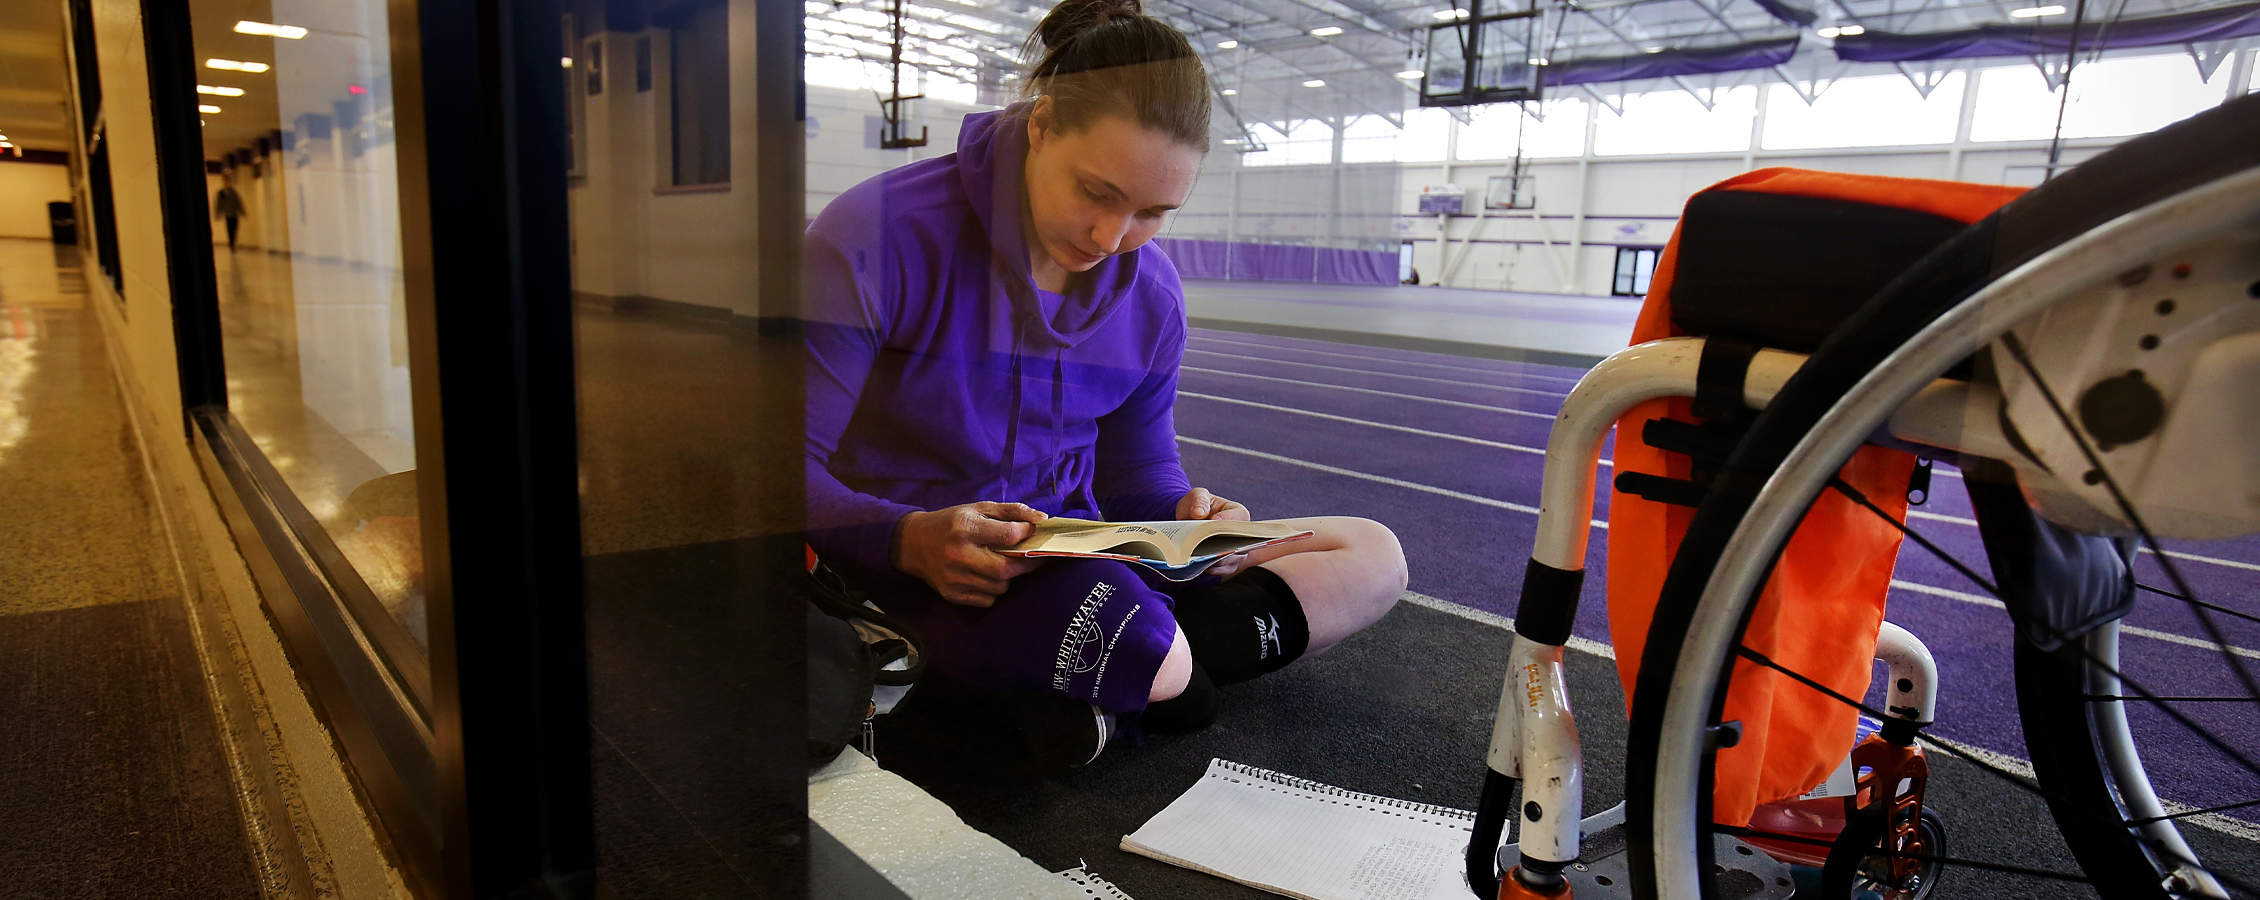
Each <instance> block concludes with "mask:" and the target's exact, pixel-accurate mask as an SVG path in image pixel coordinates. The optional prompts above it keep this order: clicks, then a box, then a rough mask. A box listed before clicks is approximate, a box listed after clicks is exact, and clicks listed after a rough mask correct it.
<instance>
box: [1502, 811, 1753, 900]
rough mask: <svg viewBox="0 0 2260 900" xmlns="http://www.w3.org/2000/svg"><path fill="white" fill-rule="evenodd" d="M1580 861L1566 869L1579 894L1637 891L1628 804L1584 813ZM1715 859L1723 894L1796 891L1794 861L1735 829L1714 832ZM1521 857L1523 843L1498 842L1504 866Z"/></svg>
mask: <svg viewBox="0 0 2260 900" xmlns="http://www.w3.org/2000/svg"><path fill="white" fill-rule="evenodd" d="M1581 830H1582V832H1583V833H1584V840H1583V842H1582V843H1580V844H1579V847H1580V849H1581V850H1582V852H1581V853H1579V854H1578V857H1577V862H1575V863H1572V864H1571V865H1570V866H1569V868H1566V869H1563V870H1562V877H1563V878H1564V879H1565V880H1567V881H1568V882H1569V888H1570V895H1571V896H1573V897H1576V898H1578V900H1616V898H1626V900H1629V898H1631V897H1632V871H1631V870H1632V859H1631V854H1629V853H1627V852H1625V851H1627V850H1629V849H1631V843H1630V841H1629V840H1628V839H1627V838H1626V836H1625V833H1624V804H1622V803H1619V804H1617V805H1615V806H1612V807H1609V808H1608V809H1607V810H1606V811H1603V812H1600V813H1596V814H1594V815H1591V816H1587V817H1585V820H1584V824H1583V826H1582V827H1581ZM1711 842H1712V843H1711V860H1712V863H1713V864H1714V865H1715V866H1716V867H1717V868H1716V869H1714V872H1715V878H1716V883H1717V885H1718V889H1719V894H1718V896H1719V897H1720V898H1721V900H1786V898H1788V897H1790V896H1791V895H1793V894H1795V893H1796V892H1797V886H1796V882H1795V881H1794V880H1793V879H1792V877H1791V875H1790V870H1789V865H1788V864H1787V863H1784V862H1780V861H1778V860H1776V859H1774V858H1773V857H1771V856H1768V855H1766V853H1765V851H1763V850H1759V849H1758V848H1757V847H1755V846H1753V845H1750V844H1747V843H1744V842H1742V841H1741V840H1740V839H1737V838H1735V837H1734V836H1732V835H1726V834H1717V835H1712V837H1711ZM1521 860H1522V848H1521V846H1520V845H1519V844H1515V843H1509V844H1506V845H1504V846H1502V847H1500V848H1499V870H1500V871H1502V872H1504V871H1506V870H1508V869H1511V868H1513V867H1514V866H1515V864H1516V863H1518V862H1520V861H1521Z"/></svg>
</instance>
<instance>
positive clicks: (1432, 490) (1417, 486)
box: [1177, 435, 1609, 528]
mask: <svg viewBox="0 0 2260 900" xmlns="http://www.w3.org/2000/svg"><path fill="white" fill-rule="evenodd" d="M1177 441H1178V443H1182V444H1191V445H1193V446H1195V447H1207V448H1209V449H1211V450H1222V451H1224V452H1226V453H1238V454H1240V455H1242V456H1253V457H1255V458H1257V459H1263V460H1270V461H1271V462H1275V463H1285V464H1287V465H1290V466H1301V467H1303V468H1305V469H1315V470H1317V471H1320V472H1325V473H1326V474H1328V475H1340V476H1343V477H1345V478H1356V479H1359V480H1362V481H1371V482H1374V483H1376V484H1386V485H1388V486H1390V487H1400V488H1404V489H1406V490H1411V491H1420V492H1422V493H1427V494H1435V495H1437V496H1439V497H1450V498H1452V499H1454V500H1465V501H1467V502H1469V503H1474V504H1477V505H1480V506H1489V507H1493V508H1496V509H1511V510H1514V511H1515V512H1519V513H1529V514H1531V515H1534V516H1535V515H1537V514H1538V507H1535V506H1524V505H1522V504H1520V503H1509V502H1507V501H1505V500H1493V499H1491V498H1489V497H1483V496H1478V495H1475V494H1470V493H1466V492H1463V491H1455V490H1452V489H1450V488H1440V487H1436V486H1434V485H1427V484H1421V483H1419V482H1417V481H1406V480H1404V479H1401V478H1391V477H1389V476H1387V475H1375V474H1372V473H1369V472H1360V471H1357V470H1355V469H1344V468H1340V467H1336V466H1329V465H1325V464H1323V463H1314V462H1306V461H1304V460H1300V459H1296V458H1294V457H1292V456H1280V455H1279V454H1277V453H1265V452H1263V451H1261V450H1250V449H1248V448H1246V447H1234V446H1232V445H1230V444H1219V443H1216V442H1215V441H1204V440H1201V439H1200V438H1189V437H1186V436H1184V435H1178V436H1177ZM1593 527H1595V528H1607V527H1609V523H1607V522H1603V521H1601V520H1599V519H1594V520H1593Z"/></svg>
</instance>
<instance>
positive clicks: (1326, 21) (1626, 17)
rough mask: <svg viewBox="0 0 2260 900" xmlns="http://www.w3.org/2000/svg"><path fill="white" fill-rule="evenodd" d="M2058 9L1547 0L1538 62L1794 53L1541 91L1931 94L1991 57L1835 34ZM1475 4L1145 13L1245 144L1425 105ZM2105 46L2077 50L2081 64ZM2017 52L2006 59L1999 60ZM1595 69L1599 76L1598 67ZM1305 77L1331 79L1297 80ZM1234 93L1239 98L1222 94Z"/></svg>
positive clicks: (2014, 24)
mask: <svg viewBox="0 0 2260 900" xmlns="http://www.w3.org/2000/svg"><path fill="white" fill-rule="evenodd" d="M892 2H893V0H852V2H851V0H841V2H831V0H808V2H807V3H806V9H807V13H808V17H809V20H810V30H809V47H810V51H811V52H813V53H821V54H827V55H835V56H846V57H851V58H859V59H865V60H869V61H871V62H874V63H882V64H883V63H885V62H886V61H887V60H888V57H889V55H890V54H889V52H888V50H889V47H888V43H889V42H888V40H887V38H888V37H889V36H890V35H889V34H888V31H889V29H888V27H887V23H886V22H885V21H884V16H885V12H884V11H885V10H886V8H887V7H888V6H891V5H892ZM2051 2H2058V0H1539V5H1540V8H1542V9H1543V10H1544V11H1545V12H1546V13H1547V17H1546V19H1545V20H1544V25H1543V26H1542V28H1541V32H1540V39H1541V41H1542V43H1541V45H1540V46H1543V47H1544V48H1545V52H1544V55H1543V57H1542V58H1544V59H1546V60H1547V61H1548V64H1549V65H1551V66H1556V67H1558V66H1561V65H1563V64H1564V63H1574V62H1577V61H1580V60H1586V61H1591V62H1594V63H1606V61H1607V60H1609V59H1611V58H1623V59H1628V60H1636V59H1637V58H1638V57H1639V56H1640V55H1641V54H1649V53H1659V52H1664V51H1692V52H1695V53H1697V54H1698V55H1700V54H1702V53H1705V52H1712V51H1716V52H1728V51H1733V50H1736V49H1738V48H1737V47H1736V45H1756V44H1759V43H1761V42H1766V41H1775V42H1781V41H1785V40H1786V39H1787V38H1791V37H1796V38H1800V43H1798V44H1797V45H1796V46H1797V48H1798V49H1797V50H1796V53H1795V55H1794V56H1793V57H1791V58H1790V59H1789V61H1788V62H1786V63H1782V64H1778V65H1772V66H1770V67H1768V68H1762V69H1749V70H1735V71H1730V72H1724V73H1720V74H1714V75H1704V76H1689V75H1662V76H1660V77H1647V78H1639V79H1636V80H1633V81H1618V82H1607V83H1602V84H1575V85H1548V86H1547V87H1546V88H1545V93H1547V94H1549V95H1552V96H1561V95H1563V94H1581V95H1583V96H1586V97H1589V98H1591V99H1592V100H1593V101H1594V102H1596V103H1599V104H1601V105H1602V106H1603V107H1605V108H1608V109H1610V110H1611V111H1612V112H1617V113H1620V114H1621V113H1622V111H1623V108H1624V105H1623V99H1622V98H1623V96H1624V95H1625V94H1628V93H1636V92H1642V91H1652V90H1659V89H1662V90H1683V91H1686V92H1687V93H1688V95H1690V96H1692V97H1694V98H1695V99H1696V100H1697V102H1699V103H1702V104H1703V105H1704V106H1705V107H1706V108H1708V107H1711V106H1712V105H1714V104H1715V103H1716V102H1717V99H1718V96H1719V91H1721V90H1725V89H1727V88H1730V87H1739V86H1743V85H1747V84H1753V83H1781V84H1786V85H1788V86H1789V87H1790V88H1791V90H1793V91H1794V92H1795V93H1796V94H1797V95H1798V96H1799V97H1800V98H1801V99H1803V100H1804V101H1805V102H1806V103H1812V102H1815V101H1817V100H1818V99H1819V98H1820V96H1821V95H1822V94H1823V93H1824V92H1826V91H1827V89H1828V87H1829V86H1830V85H1832V84H1834V83H1835V82H1836V81H1838V80H1841V79H1843V78H1845V77H1848V76H1852V75H1898V76H1900V77H1903V78H1905V79H1907V82H1908V84H1909V85H1911V86H1912V87H1913V88H1914V89H1915V91H1916V92H1917V93H1919V94H1921V95H1923V96H1925V97H1928V96H1930V94H1931V93H1932V92H1933V91H1935V90H1937V89H1938V88H1939V87H1940V86H1942V85H1943V84H1944V83H1945V82H1946V80H1947V78H1948V77H1950V76H1951V75H1952V74H1953V73H1955V72H1969V71H1972V70H1974V69H1975V68H1977V67H1978V66H1980V65H1985V64H1987V63H1986V62H1985V61H1984V60H1973V59H1955V58H1938V59H1919V60H1914V61H1899V62H1852V61H1847V60H1845V59H1841V58H1839V57H1838V56H1837V54H1836V52H1835V49H1834V48H1835V46H1836V38H1837V36H1838V35H1839V34H1843V35H1845V36H1847V37H1849V36H1851V35H1861V34H1865V35H1866V37H1863V38H1859V39H1857V40H1856V41H1855V42H1868V43H1863V44H1862V46H1874V44H1873V42H1872V39H1873V38H1875V37H1876V36H1877V35H1884V36H1896V35H1917V36H1919V35H1927V34H1934V33H1946V32H1958V31H1966V30H1970V29H1976V28H1980V27H1989V28H1993V29H1996V30H2000V29H2014V28H2018V27H2026V26H2030V27H2035V28H2046V27H2060V26H2062V25H2064V24H2065V23H2067V22H2069V20H2070V19H2071V18H2072V17H2071V16H2069V15H2065V16H2049V17H2037V16H2034V17H2027V18H2018V17H2012V16H2010V15H2009V13H2010V11H2011V10H2018V9H2029V8H2031V7H2035V6H2039V5H2043V4H2045V3H2051ZM2061 2H2063V3H2064V4H2065V5H2069V4H2070V3H2074V2H2081V0H2061ZM2249 2H2251V0H2196V2H2191V0H2085V3H2086V5H2087V7H2088V8H2087V9H2086V10H2085V13H2086V18H2088V19H2089V20H2090V21H2118V20H2122V19H2139V18H2144V17H2154V16H2161V15H2170V14H2186V13H2191V12H2195V11H2201V10H2213V9H2227V8H2231V7H2235V6H2237V5H2239V4H2240V3H2249ZM1465 5H1466V2H1465V0H1147V9H1148V11H1150V12H1152V13H1153V14H1154V15H1157V16H1159V17H1161V18H1162V19H1163V20H1165V21H1168V22H1170V23H1172V24H1174V25H1176V26H1178V27H1179V28H1180V29H1182V30H1184V31H1185V32H1186V35H1187V37H1188V38H1190V39H1191V40H1192V41H1193V42H1194V46H1195V48H1196V49H1197V50H1198V51H1199V52H1200V53H1201V54H1202V55H1203V57H1204V59H1205V61H1206V62H1207V63H1208V65H1209V71H1210V73H1211V78H1212V80H1213V81H1214V82H1215V84H1216V86H1217V96H1216V98H1215V99H1216V101H1217V106H1218V108H1219V109H1221V110H1223V111H1224V113H1225V115H1224V116H1223V117H1220V119H1229V120H1230V123H1229V124H1223V123H1221V122H1220V125H1221V130H1222V132H1223V133H1225V134H1227V135H1228V139H1229V140H1236V141H1239V142H1240V143H1238V144H1235V145H1234V146H1235V147H1236V148H1250V147H1260V146H1261V141H1260V140H1259V139H1258V138H1257V137H1256V134H1255V132H1254V129H1253V126H1254V124H1256V123H1269V124H1271V125H1273V126H1275V127H1277V128H1278V129H1279V130H1280V131H1281V132H1285V131H1286V130H1287V129H1288V128H1289V127H1290V126H1291V124H1292V122H1293V121H1295V120H1299V119H1306V118H1315V119H1321V120H1325V121H1328V122H1330V123H1333V124H1335V125H1336V127H1340V125H1341V124H1343V123H1346V122H1348V121H1349V120H1350V119H1353V118H1355V117H1358V116H1369V115H1370V116H1380V117H1381V118H1383V119H1384V120H1386V121H1388V122H1390V123H1391V124H1393V125H1397V126H1400V127H1402V126H1403V124H1404V113H1405V111H1406V110H1407V109H1412V108H1415V107H1417V106H1418V105H1419V104H1418V97H1417V93H1418V88H1419V81H1418V80H1417V79H1406V78H1402V77H1399V75H1400V73H1402V72H1405V71H1408V70H1416V69H1421V68H1423V67H1424V62H1425V61H1424V60H1423V58H1422V57H1423V54H1424V53H1425V46H1426V45H1425V39H1426V34H1427V31H1428V29H1429V27H1430V26H1432V25H1435V24H1437V23H1438V22H1440V21H1449V19H1448V18H1446V17H1447V16H1449V15H1450V13H1449V12H1448V11H1449V10H1451V9H1453V8H1454V7H1455V6H1456V7H1465ZM1049 7H1050V2H1049V0H1002V2H985V0H904V2H903V9H904V12H903V16H904V19H905V27H904V31H905V34H906V41H905V46H904V47H903V50H902V60H903V62H904V64H905V65H907V66H911V67H914V68H918V69H924V70H929V71H933V72H938V73H942V74H945V75H947V76H948V77H951V78H957V79H960V80H965V81H976V80H977V78H978V77H979V76H978V73H979V70H980V69H982V68H983V67H984V66H987V67H988V68H990V69H992V70H993V69H994V68H995V67H996V66H998V65H999V64H1007V65H1018V64H1019V62H1020V45H1021V42H1022V41H1023V40H1025V38H1026V36H1027V35H1028V33H1029V32H1030V31H1031V30H1033V29H1034V27H1035V25H1036V23H1037V22H1038V21H1039V20H1040V19H1041V18H1042V17H1043V15H1044V13H1045V12H1047V11H1048V9H1049ZM1439 14H1441V15H1439ZM1333 29H1340V31H1339V32H1335V31H1333ZM2246 30H2250V29H2246ZM1314 32H1322V33H1314ZM1894 39H1896V38H1894ZM1226 41H1235V42H1237V44H1236V45H1235V46H1234V48H1232V49H1224V48H1219V47H1218V46H1217V45H1218V44H1219V43H1222V42H1226ZM1783 46H1786V45H1785V44H1784V45H1783ZM1846 46H1847V47H1849V46H1852V45H1851V44H1847V45H1846ZM2256 46H2260V35H2255V36H2243V37H2233V38H2228V39H2222V40H2205V41H2196V42H2192V43H2186V44H2172V45H2167V46H2162V47H2159V48H2157V50H2156V51H2154V52H2176V53H2186V54H2187V55H2188V57H2189V58H2190V60H2191V61H2192V63H2193V64H2194V65H2195V66H2196V67H2197V70H2198V72H2199V73H2200V74H2203V75H2205V76H2207V77H2208V78H2209V79H2210V77H2211V76H2212V75H2213V74H2214V73H2215V72H2216V71H2217V70H2219V69H2220V67H2221V65H2222V64H2223V63H2224V62H2226V63H2231V64H2232V69H2231V71H2232V73H2235V72H2243V71H2248V70H2249V67H2250V66H2249V54H2248V53H2245V52H2244V51H2249V50H2250V49H2252V48H2254V47H2256ZM1783 52H1786V51H1783ZM2137 52H2140V51H2137ZM2095 55H2096V53H2095V52H2083V53H2082V54H2081V58H2080V63H2081V64H2084V63H2086V62H2088V61H2090V60H2091V59H2093V58H2094V57H2095ZM992 58H993V59H992ZM1865 58H1875V57H1873V56H1870V57H1865ZM2016 59H2018V57H2006V58H1996V60H1995V62H1993V63H1991V64H1994V65H1999V64H2003V63H2008V62H2010V61H2012V60H2016ZM2027 59H2028V60H2029V61H2030V62H2031V63H2032V64H2033V65H2035V66H2036V67H2037V68H2039V69H2040V70H2041V72H2042V74H2043V76H2044V78H2046V79H2047V81H2048V83H2049V85H2050V86H2051V88H2052V89H2053V88H2054V87H2055V86H2057V85H2060V84H2061V83H2062V81H2063V78H2064V74H2063V70H2064V68H2065V61H2066V56H2065V54H2064V53H2062V52H2049V53H2043V54H2036V55H2032V56H2030V57H2028V58H2027ZM1661 60H1662V58H1659V63H1660V62H1661ZM1585 71H1587V72H1588V73H1590V72H1592V71H1593V70H1592V68H1591V67H1590V66H1588V67H1587V69H1586V70H1585ZM1650 71H1653V68H1651V69H1650ZM1666 71H1668V69H1667V70H1666ZM1801 73H1802V74H1801ZM997 77H998V76H996V75H995V73H994V72H993V71H992V72H991V73H990V75H989V78H990V79H991V80H994V79H996V78H997ZM1564 77H1566V75H1565V76H1564ZM1586 77H1594V76H1593V75H1591V74H1588V75H1587V76H1586ZM2237 77H2248V76H2244V75H2238V76H2237ZM1310 81H1323V82H1325V85H1324V86H1323V87H1318V88H1311V87H1304V86H1303V85H1304V83H1305V82H1310ZM1226 90H1232V91H1234V92H1235V93H1234V94H1230V95H1227V94H1225V93H1224V91H1226ZM1612 98H1614V99H1612ZM1534 109H1535V108H1534ZM1451 113H1452V114H1453V116H1454V117H1455V118H1459V119H1460V120H1462V121H1466V120H1467V119H1468V116H1469V114H1468V111H1466V110H1463V109H1457V108H1452V109H1451Z"/></svg>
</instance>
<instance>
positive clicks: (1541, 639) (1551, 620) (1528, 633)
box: [1515, 559, 1585, 647]
mask: <svg viewBox="0 0 2260 900" xmlns="http://www.w3.org/2000/svg"><path fill="white" fill-rule="evenodd" d="M1584 587H1585V570H1584V569H1557V568H1554V567H1553V566H1549V565H1547V564H1545V563H1542V562H1539V561H1537V560H1535V559H1534V560H1531V561H1530V565H1529V566H1527V567H1525V568H1524V569H1523V570H1522V598H1521V600H1520V601H1519V602H1518V603H1516V604H1515V633H1516V634H1519V635H1522V636H1523V637H1526V638H1529V639H1531V640H1534V641H1537V642H1538V643H1541V644H1545V645H1547V646H1551V647H1559V646H1562V645H1563V644H1567V643H1569V628H1570V624H1571V623H1572V622H1574V621H1576V619H1577V599H1578V594H1579V592H1581V591H1582V590H1584Z"/></svg>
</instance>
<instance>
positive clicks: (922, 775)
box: [873, 690, 1115, 784]
mask: <svg viewBox="0 0 2260 900" xmlns="http://www.w3.org/2000/svg"><path fill="white" fill-rule="evenodd" d="M873 728H874V729H875V730H876V731H877V737H876V744H877V747H878V753H877V757H878V761H879V764H880V765H882V766H885V767H886V768H888V769H890V770H893V771H895V772H897V773H898V774H901V775H902V776H903V777H906V778H909V779H910V780H912V781H916V782H919V783H921V784H925V783H927V782H928V781H937V782H954V781H998V780H1015V779H1019V778H1026V777H1029V776H1047V777H1048V776H1057V775H1063V774H1066V773H1068V772H1071V771H1074V770H1076V769H1080V768H1082V767H1084V766H1086V765H1089V764H1090V763H1091V761H1092V760H1095V759H1097V758H1098V756H1099V752H1100V751H1101V750H1104V749H1106V745H1107V742H1108V741H1110V740H1113V738H1114V736H1115V718H1114V716H1113V715H1112V714H1111V713H1106V712H1102V711H1100V710H1099V708H1098V707H1096V706H1092V705H1091V704H1089V703H1085V702H1083V701H1081V700H1073V699H1069V698H1067V697H1061V696H1059V695H1057V694H1046V693H1038V692H1033V691H1028V692H1015V693H1003V694H986V695H979V696H969V695H965V694H955V693H941V692H933V691H927V690H919V691H913V692H912V693H911V695H910V696H909V697H908V698H906V699H904V700H903V702H902V704H901V705H899V706H897V707H895V711H894V712H892V713H889V714H887V715H883V716H880V717H879V718H878V719H877V721H875V722H874V723H873Z"/></svg>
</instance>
